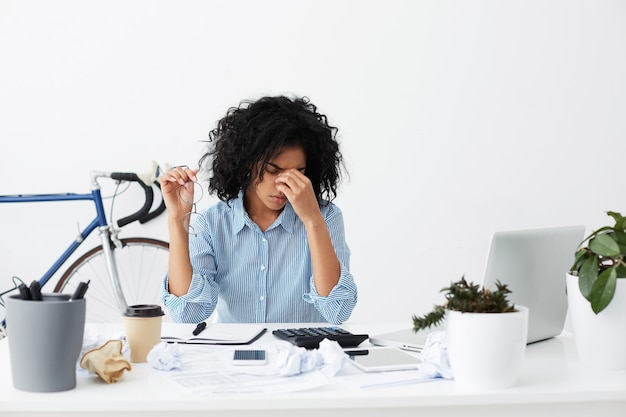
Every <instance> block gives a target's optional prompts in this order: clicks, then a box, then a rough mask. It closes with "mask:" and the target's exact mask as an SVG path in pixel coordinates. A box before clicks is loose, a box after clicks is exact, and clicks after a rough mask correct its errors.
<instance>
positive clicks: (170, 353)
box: [147, 342, 182, 371]
mask: <svg viewBox="0 0 626 417" xmlns="http://www.w3.org/2000/svg"><path fill="white" fill-rule="evenodd" d="M147 360H148V363H149V364H150V365H151V366H152V367H153V368H154V369H158V370H160V371H172V370H175V369H180V368H181V366H182V361H181V359H180V349H179V346H178V343H166V342H160V343H157V344H156V345H155V346H154V347H153V348H152V349H151V350H150V352H149V353H148V358H147Z"/></svg>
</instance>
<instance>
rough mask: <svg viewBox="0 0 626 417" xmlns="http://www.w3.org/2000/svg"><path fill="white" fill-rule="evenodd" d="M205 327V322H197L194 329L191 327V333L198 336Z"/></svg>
mask: <svg viewBox="0 0 626 417" xmlns="http://www.w3.org/2000/svg"><path fill="white" fill-rule="evenodd" d="M204 329H206V322H204V321H203V322H202V323H198V325H197V326H196V328H195V329H193V332H192V333H193V335H194V336H198V335H199V334H200V333H202V331H203V330H204Z"/></svg>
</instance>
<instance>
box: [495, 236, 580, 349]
mask: <svg viewBox="0 0 626 417" xmlns="http://www.w3.org/2000/svg"><path fill="white" fill-rule="evenodd" d="M584 234H585V227H584V226H566V227H555V228H546V229H533V230H518V231H506V232H496V233H494V234H493V235H492V237H491V247H490V249H489V256H488V258H487V266H486V268H485V276H484V280H483V286H484V287H487V288H495V283H496V281H497V280H499V281H500V282H502V283H504V284H507V285H508V287H509V289H510V290H511V291H512V293H511V294H509V299H510V300H511V301H512V302H513V303H515V304H520V305H523V306H526V307H528V309H529V317H528V343H532V342H537V341H540V340H544V339H548V338H551V337H554V336H557V335H558V334H560V333H561V332H562V331H563V327H564V324H565V317H566V315H567V293H566V291H565V281H566V279H565V277H566V275H567V272H568V271H569V268H570V267H571V266H572V264H573V263H574V257H575V253H576V249H577V248H578V245H579V244H580V243H581V241H582V240H583V239H584Z"/></svg>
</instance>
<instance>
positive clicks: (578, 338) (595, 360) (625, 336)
mask: <svg viewBox="0 0 626 417" xmlns="http://www.w3.org/2000/svg"><path fill="white" fill-rule="evenodd" d="M567 303H568V308H569V315H570V321H571V324H572V331H573V333H574V340H575V343H576V351H577V352H578V357H579V359H580V361H581V362H582V363H583V364H584V365H586V366H589V367H594V368H602V369H624V368H626V279H624V278H618V280H617V287H616V289H615V295H614V296H613V300H611V303H610V304H609V305H608V306H607V307H606V308H605V309H604V310H602V311H601V312H600V313H599V314H595V313H594V312H593V310H592V309H591V304H590V303H589V301H588V300H587V299H586V298H585V297H583V295H582V294H581V293H580V289H579V287H578V277H576V276H574V275H571V274H567Z"/></svg>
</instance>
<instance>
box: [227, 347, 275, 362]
mask: <svg viewBox="0 0 626 417" xmlns="http://www.w3.org/2000/svg"><path fill="white" fill-rule="evenodd" d="M266 363H267V358H266V355H265V351H264V350H260V349H255V350H249V349H247V350H235V353H234V354H233V365H265V364H266Z"/></svg>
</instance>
